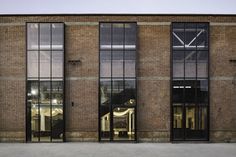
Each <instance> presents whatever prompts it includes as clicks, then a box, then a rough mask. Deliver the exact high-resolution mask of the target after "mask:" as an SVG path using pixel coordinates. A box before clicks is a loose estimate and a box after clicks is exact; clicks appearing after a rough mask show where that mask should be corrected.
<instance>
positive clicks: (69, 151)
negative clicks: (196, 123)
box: [0, 143, 236, 157]
mask: <svg viewBox="0 0 236 157" xmlns="http://www.w3.org/2000/svg"><path fill="white" fill-rule="evenodd" d="M0 157H236V143H230V144H228V143H209V144H199V143H195V144H192V143H181V144H171V143H0Z"/></svg>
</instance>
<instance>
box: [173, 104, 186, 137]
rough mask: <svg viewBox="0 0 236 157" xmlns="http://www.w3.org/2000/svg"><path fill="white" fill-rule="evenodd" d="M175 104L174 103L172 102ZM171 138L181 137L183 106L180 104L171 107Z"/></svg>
mask: <svg viewBox="0 0 236 157" xmlns="http://www.w3.org/2000/svg"><path fill="white" fill-rule="evenodd" d="M173 105H175V104H173ZM173 114H174V117H173V138H174V139H182V138H183V135H184V134H183V133H184V132H183V108H182V106H178V107H173Z"/></svg>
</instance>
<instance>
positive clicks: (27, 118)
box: [25, 21, 66, 143]
mask: <svg viewBox="0 0 236 157" xmlns="http://www.w3.org/2000/svg"><path fill="white" fill-rule="evenodd" d="M29 24H38V26H39V28H38V39H37V40H38V49H37V50H32V49H28V25H29ZM40 24H50V50H47V49H45V50H42V51H50V52H52V51H62V52H63V67H62V72H63V74H62V76H63V77H62V84H63V87H62V88H63V100H62V102H63V107H62V108H63V137H62V141H60V142H59V143H61V142H65V141H66V134H65V131H66V130H65V126H66V125H65V124H66V123H65V121H66V107H65V106H66V105H65V103H66V101H65V100H66V99H65V98H66V94H65V93H66V92H65V87H66V85H65V83H66V81H65V66H66V65H65V60H66V58H65V57H66V55H65V23H64V22H57V21H55V22H41V21H38V22H26V23H25V32H26V33H25V50H26V57H25V62H26V70H25V73H26V75H25V76H26V79H25V86H26V88H25V105H26V106H25V141H26V142H30V143H36V142H41V141H40V137H39V138H38V141H31V137H30V138H29V136H31V115H28V113H31V111H30V112H29V109H30V110H31V107H30V108H29V106H28V87H29V83H28V82H29V81H28V78H30V77H28V51H38V54H39V52H40V35H39V34H40ZM52 24H62V25H63V31H62V33H63V34H62V35H63V42H62V44H63V49H60V50H58V49H55V50H53V49H52V30H51V28H52ZM51 57H52V53H50V58H51ZM39 59H40V56H39V55H38V62H40V60H39ZM51 64H52V59H50V71H51V73H50V91H51V88H52V65H51ZM39 68H40V66H38V77H37V81H38V92H40V78H39V73H40V69H39ZM41 78H43V77H41ZM53 78H56V77H53ZM58 78H59V77H58ZM60 78H61V77H60ZM43 79H44V78H43ZM51 95H52V94H50V97H51ZM39 99H40V96H38V102H39V101H40V100H39ZM51 103H52V100H50V104H51ZM51 108H52V106H51V105H50V110H52V109H51ZM39 113H40V111H39ZM50 114H52V113H50ZM29 124H30V125H29ZM39 125H40V118H39ZM50 125H51V126H50V127H52V117H51V118H50ZM51 132H52V130H51ZM51 134H52V133H51ZM49 142H53V143H58V141H52V136H51V135H50V141H49ZM43 143H47V142H44V141H43Z"/></svg>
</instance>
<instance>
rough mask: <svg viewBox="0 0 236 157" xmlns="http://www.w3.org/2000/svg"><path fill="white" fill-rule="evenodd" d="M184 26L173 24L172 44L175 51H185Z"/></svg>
mask: <svg viewBox="0 0 236 157" xmlns="http://www.w3.org/2000/svg"><path fill="white" fill-rule="evenodd" d="M184 42H185V39H184V24H183V23H173V32H172V44H173V49H174V50H181V49H184Z"/></svg>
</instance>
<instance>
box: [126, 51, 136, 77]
mask: <svg viewBox="0 0 236 157" xmlns="http://www.w3.org/2000/svg"><path fill="white" fill-rule="evenodd" d="M124 55H125V56H124V58H125V60H124V61H125V65H124V66H125V71H124V72H125V77H135V61H136V59H135V58H136V56H135V51H125V54H124Z"/></svg>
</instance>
